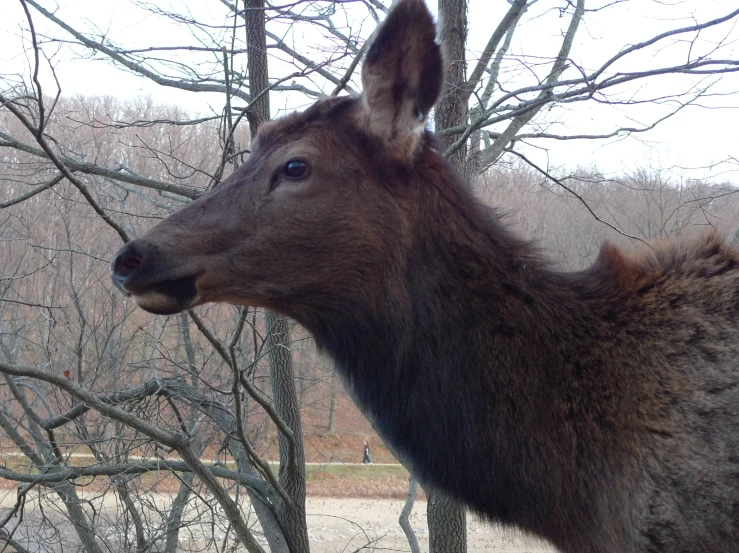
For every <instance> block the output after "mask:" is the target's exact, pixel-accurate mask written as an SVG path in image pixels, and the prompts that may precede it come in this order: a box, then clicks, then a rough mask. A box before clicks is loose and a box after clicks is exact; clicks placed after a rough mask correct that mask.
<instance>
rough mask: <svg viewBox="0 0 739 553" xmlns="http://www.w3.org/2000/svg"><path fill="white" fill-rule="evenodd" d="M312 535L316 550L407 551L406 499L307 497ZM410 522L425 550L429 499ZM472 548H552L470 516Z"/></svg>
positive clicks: (534, 551) (524, 551)
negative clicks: (402, 519) (402, 515)
mask: <svg viewBox="0 0 739 553" xmlns="http://www.w3.org/2000/svg"><path fill="white" fill-rule="evenodd" d="M306 508H307V513H308V537H309V539H310V541H311V552H312V553H339V552H351V551H356V550H358V549H360V548H363V547H364V549H362V551H373V550H377V551H380V550H382V551H409V547H408V542H407V540H406V538H405V534H403V530H402V529H401V528H400V525H399V524H398V516H399V515H400V511H401V509H402V508H403V502H402V501H392V500H386V499H381V500H380V499H378V500H372V499H326V498H315V499H309V500H308V502H307V504H306ZM410 520H411V524H412V526H413V529H414V531H415V532H416V537H417V538H418V542H419V545H420V547H421V550H422V551H428V530H427V528H426V502H424V501H416V504H415V506H414V508H413V514H412V515H411V519H410ZM467 545H468V551H469V552H470V553H482V552H486V551H493V552H501V553H502V552H506V553H513V552H515V553H554V549H552V548H550V547H549V546H547V545H546V544H544V543H542V542H540V541H538V540H536V539H533V538H528V537H524V536H522V535H521V534H520V533H517V532H514V531H512V530H508V529H502V528H500V527H497V526H492V525H490V524H487V523H483V522H480V521H479V520H477V518H476V517H474V516H473V515H468V518H467Z"/></svg>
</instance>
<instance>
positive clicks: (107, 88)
mask: <svg viewBox="0 0 739 553" xmlns="http://www.w3.org/2000/svg"><path fill="white" fill-rule="evenodd" d="M0 2H2V5H3V6H2V8H1V9H0V12H2V14H3V15H2V17H0V74H1V75H2V77H3V78H4V79H6V82H9V81H7V79H12V78H13V77H12V75H13V74H17V73H25V74H28V60H27V59H26V55H25V54H24V48H25V47H27V39H28V35H27V33H24V32H23V29H24V28H25V27H26V23H25V17H24V15H23V11H22V9H21V5H20V3H19V2H18V1H16V0H0ZM41 2H42V3H43V5H45V6H47V7H48V8H49V9H53V8H54V6H56V5H57V2H51V1H47V0H41ZM432 3H433V4H435V1H433V2H432ZM610 3H612V2H609V1H606V0H602V1H600V2H596V1H594V0H590V1H589V2H588V3H587V4H586V5H587V6H588V7H598V6H600V5H603V4H610ZM563 4H564V2H563V1H562V0H557V1H555V0H540V2H539V3H538V5H537V6H536V7H535V8H541V9H540V10H539V12H540V13H541V14H542V15H541V17H532V18H530V19H529V21H528V22H527V23H526V25H524V26H523V27H522V28H521V29H520V30H519V32H517V35H516V38H515V40H514V44H513V46H512V48H511V51H510V54H511V58H510V62H509V65H508V68H509V70H510V75H509V77H508V78H510V82H509V85H510V86H513V85H514V84H516V83H517V82H523V80H520V79H524V78H525V77H524V76H523V74H522V75H515V74H514V73H513V70H514V69H515V64H516V63H519V65H520V62H521V61H522V60H523V59H524V58H526V59H527V60H536V59H540V58H545V57H549V58H550V57H551V56H552V55H553V53H554V52H556V51H557V48H558V46H559V42H560V41H561V35H562V29H563V28H565V26H566V25H567V22H568V18H566V17H565V18H560V19H559V20H558V18H557V17H555V16H553V15H552V13H548V14H546V15H544V9H543V8H544V7H552V6H559V5H563ZM157 5H158V6H161V7H171V8H172V9H180V10H181V9H182V8H183V6H186V8H187V9H188V10H190V11H191V13H193V14H194V15H196V16H198V17H200V16H202V17H212V18H214V21H217V22H222V21H223V17H224V16H223V15H219V14H225V11H224V10H223V9H222V5H221V4H220V2H218V1H217V0H187V1H179V0H178V1H175V0H172V1H169V2H158V3H157ZM58 6H59V7H58V9H57V11H56V12H55V13H57V15H58V16H59V17H61V18H62V19H65V20H66V21H68V22H69V23H71V24H73V25H75V26H76V27H77V28H79V29H86V30H90V29H95V28H97V29H99V30H101V31H103V32H105V33H106V36H108V37H109V38H110V39H111V40H113V41H114V42H115V43H117V44H121V45H126V46H131V47H134V46H144V45H147V46H148V45H152V44H156V45H160V46H162V45H181V44H184V43H190V44H192V43H193V39H192V36H191V35H189V34H188V33H187V32H186V31H185V30H184V29H183V28H181V27H180V28H178V27H177V26H175V25H172V24H168V23H163V22H162V20H161V19H158V18H156V17H153V16H151V15H149V14H147V13H146V12H144V11H143V10H140V9H138V8H136V7H134V6H132V5H131V4H130V3H129V1H128V0H59V1H58ZM736 7H737V3H736V0H683V1H680V0H664V1H656V0H631V1H627V2H622V3H616V4H615V5H613V6H611V7H609V8H608V9H606V10H603V11H601V12H597V13H590V14H587V16H586V18H585V20H584V24H583V26H582V28H581V29H580V31H579V32H578V38H577V41H576V43H575V46H574V48H573V51H572V58H573V59H574V60H576V62H577V64H578V65H579V66H581V67H582V68H583V69H585V70H593V69H595V68H597V67H598V66H600V65H601V64H602V63H603V62H604V61H605V60H606V59H608V58H610V57H611V56H613V55H614V54H616V53H617V52H618V51H619V50H621V49H622V48H623V47H624V46H625V45H627V44H634V43H637V42H640V41H643V40H645V39H648V38H650V37H652V36H654V35H656V34H658V33H659V32H662V31H665V30H668V29H671V28H676V27H683V26H688V25H691V24H694V23H695V22H696V21H698V22H702V21H706V20H709V19H713V18H715V17H718V16H721V15H725V14H727V13H729V12H731V11H732V10H733V9H736ZM535 8H532V11H531V15H534V14H535V13H539V12H536V10H535ZM507 9H508V2H507V1H506V0H471V7H470V13H469V22H470V37H471V40H470V54H469V58H470V59H469V60H468V64H469V66H470V67H472V66H473V64H474V58H475V55H476V54H479V51H480V50H481V49H482V48H483V46H484V44H485V43H486V42H487V39H488V37H489V35H490V33H491V32H492V29H493V28H494V26H495V24H496V23H497V21H499V20H500V17H501V16H502V14H503V13H505V11H506V10H507ZM32 13H33V15H34V22H35V23H36V25H37V27H38V29H39V30H40V31H48V30H49V29H50V28H51V27H50V26H49V25H48V23H46V22H45V20H44V18H43V17H42V16H41V15H39V14H37V13H35V12H33V10H32ZM219 17H220V18H221V19H220V20H219ZM356 24H358V23H356ZM364 25H365V28H366V29H365V30H366V34H369V32H370V31H371V27H372V24H371V22H369V21H366V22H365V23H364ZM736 27H737V25H736V24H735V25H733V26H732V25H731V24H729V25H724V26H722V27H720V28H719V29H716V30H712V31H709V32H705V33H702V34H701V36H700V38H699V40H698V41H696V42H694V43H688V42H687V41H682V42H675V41H672V40H670V41H668V42H667V43H665V46H664V47H660V48H653V49H651V50H650V51H649V54H648V55H646V56H637V57H635V58H633V59H632V60H631V61H629V63H628V64H626V65H625V66H624V67H623V69H626V68H627V67H628V69H631V70H633V69H635V68H636V69H644V68H650V67H653V66H654V65H655V64H657V63H662V64H667V63H679V62H680V61H681V60H683V59H685V56H686V55H687V52H688V51H689V49H691V48H692V51H693V52H695V51H706V50H707V49H709V48H711V47H714V46H716V45H717V44H719V41H721V42H720V46H721V50H720V55H719V56H720V57H722V58H726V59H738V58H739V46H738V45H737V39H739V29H737V28H736ZM52 32H53V34H54V36H56V37H64V36H65V35H64V33H63V32H61V31H60V30H59V29H54V30H53V31H52ZM293 39H294V40H295V41H296V44H297V45H298V46H299V47H300V46H303V45H302V44H301V41H303V42H304V43H305V44H304V47H305V49H306V50H309V49H310V48H314V47H317V46H318V44H317V42H318V41H317V38H316V37H313V36H306V35H300V36H297V37H293ZM45 52H46V54H47V55H48V56H50V57H52V59H53V62H54V65H55V67H56V72H57V76H58V78H59V81H60V83H61V88H62V91H63V93H64V94H70V95H71V94H106V95H115V96H119V97H121V98H130V97H134V96H137V95H141V94H148V95H151V96H152V97H153V98H154V100H155V101H157V102H162V103H169V104H179V105H182V106H183V107H185V108H187V109H188V110H190V111H191V112H193V113H195V112H199V113H204V112H210V111H216V112H220V111H221V109H222V106H223V98H222V96H220V95H215V94H210V95H209V94H202V93H201V94H193V93H186V92H181V91H177V90H173V89H171V88H164V87H160V86H157V85H155V84H154V83H152V82H151V81H148V80H146V79H143V78H140V77H136V76H134V75H132V74H130V73H128V72H124V71H121V70H118V69H116V68H114V67H112V66H111V65H109V64H107V63H105V62H102V61H89V60H85V59H81V58H80V56H79V54H80V53H82V51H81V50H73V49H72V48H70V47H68V46H65V47H61V48H60V49H57V50H54V49H52V48H51V47H47V48H45ZM244 63H245V61H244ZM271 63H273V64H274V69H271V74H272V75H276V74H279V72H280V70H281V68H280V62H279V60H274V61H273V62H271ZM282 70H284V71H288V70H290V71H292V70H294V68H293V69H282ZM571 71H575V69H574V68H573V69H571ZM573 76H574V75H573ZM47 78H48V74H47ZM694 82H696V81H695V80H693V81H690V80H689V79H686V78H684V77H679V76H678V77H674V76H673V77H665V78H661V79H659V80H658V81H655V82H654V83H652V85H650V86H649V87H645V86H644V85H643V83H642V84H640V85H638V86H635V85H631V88H628V87H624V90H623V91H621V92H622V95H623V97H638V98H647V97H650V96H661V95H663V94H666V93H668V92H671V91H675V90H687V89H688V88H689V87H690V86H691V85H692V84H693V83H694ZM738 91H739V74H727V75H724V76H723V78H722V79H721V80H720V82H718V83H717V84H716V85H715V86H714V92H715V94H716V95H715V96H713V97H710V98H706V99H704V100H702V102H701V104H702V105H704V106H706V107H689V108H686V109H685V110H683V111H682V112H681V113H679V114H678V115H676V116H675V117H673V118H672V119H669V120H667V121H665V122H663V123H661V124H660V126H659V127H658V128H657V129H655V130H653V131H650V132H649V133H648V134H644V135H635V136H633V137H629V138H620V139H611V140H608V141H605V142H597V143H596V142H592V141H585V140H583V141H577V142H573V141H568V142H565V143H562V142H555V141H551V143H547V144H546V145H545V146H546V150H544V149H538V150H531V155H532V156H535V157H536V159H537V160H538V161H539V162H540V163H544V164H548V165H549V166H551V167H562V166H563V167H567V168H574V167H576V166H583V167H591V166H597V167H599V168H600V169H602V170H604V171H607V172H619V171H620V170H621V169H622V168H623V169H625V170H632V169H635V168H637V167H651V168H655V169H656V168H662V169H668V170H670V171H671V174H672V175H673V176H674V178H677V179H679V178H685V177H698V178H706V177H712V178H717V179H728V180H732V181H733V182H735V183H739V162H734V163H731V162H727V160H730V159H731V158H732V157H733V158H735V159H737V158H739V139H737V135H736V129H737V128H739V93H738ZM305 103H306V100H305V98H301V97H297V96H292V97H291V96H289V95H281V96H279V97H275V99H274V100H273V103H272V105H273V111H275V114H278V113H279V112H280V111H282V110H289V109H294V108H295V107H300V106H301V105H305ZM673 107H674V106H673V105H671V104H669V103H668V104H662V105H655V104H646V105H643V106H638V107H634V106H628V107H625V106H603V105H597V104H595V103H591V102H580V103H577V104H571V105H569V106H568V107H567V109H563V108H558V109H557V110H555V111H553V112H551V113H547V114H544V115H542V116H541V117H539V118H537V120H540V121H544V120H546V121H547V127H546V130H547V131H548V132H552V133H561V134H565V133H567V134H572V133H593V132H597V133H603V132H609V131H610V130H613V128H615V127H617V126H643V125H645V124H647V123H650V122H652V121H653V120H655V119H656V118H658V117H659V116H660V114H662V113H666V112H667V111H669V110H670V109H672V108H673Z"/></svg>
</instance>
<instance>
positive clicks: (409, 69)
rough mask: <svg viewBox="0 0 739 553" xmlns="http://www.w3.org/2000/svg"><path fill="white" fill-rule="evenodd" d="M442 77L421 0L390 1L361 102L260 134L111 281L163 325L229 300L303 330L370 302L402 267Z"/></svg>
mask: <svg viewBox="0 0 739 553" xmlns="http://www.w3.org/2000/svg"><path fill="white" fill-rule="evenodd" d="M441 68H442V58H441V54H440V50H439V47H438V45H437V44H436V43H435V29H434V23H433V20H432V17H431V15H430V14H429V12H428V10H427V8H426V6H425V4H424V2H423V0H402V1H401V2H399V3H397V5H396V6H395V7H394V8H393V9H392V10H391V12H390V14H389V15H388V16H387V19H386V21H385V23H384V24H383V25H382V27H381V28H380V30H379V32H378V34H377V36H376V38H375V39H374V41H373V43H372V46H371V48H370V49H369V51H368V53H367V58H366V60H365V63H364V66H363V71H362V83H363V89H364V91H363V93H362V95H361V97H359V98H349V97H343V98H332V99H328V100H324V101H319V102H318V103H316V104H315V105H313V106H312V107H310V108H309V109H308V110H306V111H305V112H303V113H294V114H292V115H289V116H287V117H284V118H282V119H278V120H276V121H272V122H269V123H266V124H264V125H263V126H262V128H261V129H260V130H259V132H258V133H257V136H256V137H255V140H254V141H253V144H252V154H251V155H250V157H249V159H248V161H247V162H246V163H245V164H244V165H242V166H241V167H240V168H239V169H238V170H237V171H236V172H235V173H234V174H233V175H232V176H231V177H230V178H228V179H227V180H226V181H224V182H223V183H221V184H220V185H219V186H217V187H216V188H215V189H213V190H212V191H210V192H208V193H206V194H204V195H203V196H202V197H201V198H199V199H198V200H196V201H194V202H192V203H191V204H189V205H188V206H186V207H185V208H183V209H181V210H180V211H178V212H176V213H174V214H173V215H171V216H170V217H168V218H167V219H165V220H164V221H163V222H161V223H160V224H158V225H157V226H155V227H154V228H152V229H151V230H150V231H148V232H147V233H145V234H144V235H143V236H141V237H140V238H138V239H136V240H133V241H131V242H129V243H128V244H127V245H126V246H124V247H123V248H122V249H121V250H120V251H119V252H118V254H117V255H116V257H115V260H114V261H113V263H112V266H111V275H112V278H113V282H114V283H115V285H116V286H117V287H118V288H119V289H120V290H121V291H123V292H124V293H126V294H129V295H130V296H132V297H133V299H134V300H135V301H136V303H137V304H138V305H139V306H141V307H142V308H143V309H145V310H147V311H150V312H152V313H159V314H169V313H175V312H178V311H181V310H184V309H188V308H191V307H194V306H196V305H199V304H203V303H205V302H228V303H231V304H237V305H240V304H248V305H253V306H263V307H267V308H270V309H273V310H276V311H279V312H282V313H285V314H288V315H291V316H293V317H295V318H297V319H298V320H301V314H302V313H303V312H306V311H309V310H311V309H313V308H316V307H319V308H327V309H332V308H333V309H337V310H338V309H343V308H346V307H347V305H348V304H354V303H356V302H358V301H364V302H374V301H377V296H378V295H379V294H385V293H387V292H388V290H387V289H388V287H392V286H391V285H389V284H387V280H388V276H389V274H390V273H392V272H393V271H398V270H403V265H404V259H403V253H402V247H400V246H402V244H403V243H405V242H407V241H408V240H411V239H412V238H411V234H412V233H411V226H412V221H413V218H414V212H415V210H416V209H417V201H416V198H415V196H416V194H417V193H418V192H419V187H418V186H416V185H417V184H418V182H417V181H418V178H417V172H418V166H419V165H420V164H423V163H426V162H427V161H428V160H427V159H426V158H428V156H429V155H432V156H435V158H438V156H437V155H436V154H435V153H432V145H431V140H432V139H431V137H430V135H429V134H428V133H427V132H426V131H425V128H424V126H425V121H426V117H427V116H428V113H429V111H430V110H431V108H432V107H433V105H434V103H435V102H436V100H437V98H438V96H439V93H440V90H441V82H442V70H441ZM424 160H426V161H424ZM437 162H438V160H437Z"/></svg>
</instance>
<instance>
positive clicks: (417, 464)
mask: <svg viewBox="0 0 739 553" xmlns="http://www.w3.org/2000/svg"><path fill="white" fill-rule="evenodd" d="M427 195H428V194H427ZM450 196H451V197H450ZM460 213H463V214H464V215H460ZM440 222H444V224H440ZM416 229H417V231H416V233H415V236H414V238H413V241H412V242H413V244H412V246H411V247H410V248H409V251H408V257H407V259H406V260H405V263H401V264H396V269H395V273H394V274H389V275H386V278H385V282H386V286H385V288H384V290H383V291H382V293H381V298H380V300H379V301H377V302H376V304H375V305H373V306H369V305H357V306H353V307H352V310H351V312H340V310H336V311H333V312H329V311H327V312H326V313H325V315H326V317H324V318H323V320H322V321H321V322H320V323H319V324H318V325H315V326H313V328H310V327H309V328H310V330H312V332H313V334H314V335H315V336H316V338H317V342H318V343H319V346H321V347H322V348H323V349H325V350H326V351H327V352H328V353H329V355H330V356H331V357H333V359H334V360H335V362H336V365H337V368H338V371H339V372H340V373H341V374H342V375H343V377H344V379H345V381H346V382H347V384H348V388H349V390H350V392H351V393H352V394H353V396H354V398H355V400H356V401H357V403H358V404H359V405H360V407H361V408H362V409H363V411H364V412H365V413H366V414H368V416H369V417H370V418H371V419H373V424H374V426H375V427H376V428H377V429H378V431H379V432H380V433H381V434H382V435H383V437H384V439H385V440H386V441H388V442H389V443H390V444H391V445H392V446H393V447H394V449H395V450H397V451H398V452H399V453H400V455H401V456H402V457H407V459H406V460H407V461H408V462H409V463H410V464H411V465H412V466H413V468H414V470H415V471H416V473H417V475H419V476H420V477H421V478H422V479H423V478H427V479H428V480H429V481H430V482H432V483H436V484H442V485H443V484H447V482H444V481H443V479H445V478H446V479H449V480H450V482H449V483H448V484H450V485H451V487H452V488H457V489H460V490H461V489H463V488H464V487H465V486H466V485H467V484H466V483H465V482H463V481H462V480H463V479H464V478H465V476H464V474H462V472H463V471H461V472H460V473H459V474H457V475H446V476H440V474H442V472H443V468H442V464H443V461H442V460H441V459H442V458H441V457H439V456H438V455H437V454H438V452H439V451H440V449H439V448H444V450H450V451H454V452H455V453H454V454H455V455H458V456H459V459H460V460H461V461H463V462H468V463H470V464H472V465H474V464H475V463H489V462H490V461H491V459H492V458H494V457H495V455H496V452H495V451H492V450H491V451H487V452H486V451H483V450H481V449H480V447H479V446H478V445H473V444H471V443H470V442H471V440H469V437H470V436H471V435H473V434H474V433H475V432H479V431H480V429H481V428H488V429H489V431H490V432H494V433H498V434H499V435H500V437H501V440H505V439H507V438H506V436H508V435H510V434H511V432H509V431H508V430H506V427H508V426H510V425H516V424H518V423H520V422H521V421H516V420H514V418H515V417H516V414H515V413H516V407H515V406H516V404H517V403H518V402H520V404H521V405H523V404H526V403H528V402H529V401H530V398H532V397H537V396H538V395H540V394H539V391H538V390H540V389H542V388H545V387H548V386H551V385H552V382H553V381H555V380H556V379H557V378H559V376H558V367H556V366H554V365H553V360H556V359H563V358H565V359H566V358H568V356H569V357H571V356H572V355H575V354H574V353H572V355H570V354H568V353H564V354H563V353H562V350H563V348H564V349H566V348H568V347H569V346H568V344H572V343H573V341H574V340H575V338H573V337H574V336H578V337H580V338H582V337H583V336H585V335H586V334H587V332H584V331H583V330H582V329H583V328H585V327H587V325H588V324H589V323H588V321H589V320H590V319H591V315H590V314H589V311H588V308H587V306H586V305H585V304H584V303H582V302H580V301H579V300H578V298H577V291H576V289H575V287H574V286H573V285H571V284H570V280H568V277H567V275H559V274H557V273H555V272H553V271H550V270H549V269H548V268H547V267H546V264H545V263H544V262H542V261H541V260H540V259H539V258H538V257H537V255H536V254H535V253H534V251H533V249H532V248H531V247H530V246H529V245H527V244H526V243H524V242H522V241H521V240H518V239H517V238H515V237H514V236H513V235H512V234H511V233H510V232H508V231H507V230H506V229H504V228H503V226H502V225H501V223H500V222H499V220H498V217H497V216H496V215H495V214H494V212H492V211H490V210H489V209H488V208H485V207H484V206H481V205H480V204H479V203H478V202H477V201H476V200H474V198H472V196H471V194H470V193H468V192H467V189H466V188H465V189H461V188H460V189H459V190H458V191H457V196H454V195H453V194H450V193H449V192H448V191H445V192H443V193H442V192H440V193H438V195H437V196H436V197H432V198H429V200H428V202H427V204H426V205H425V206H423V208H422V209H420V210H419V215H418V221H417V224H416ZM378 306H379V307H378ZM314 323H315V321H314ZM580 338H577V339H578V340H579V339H580ZM583 340H584V339H583ZM577 347H579V348H587V347H588V346H587V344H586V343H585V341H580V342H578V346H577ZM544 410H546V408H545V407H544ZM550 415H551V416H554V415H552V414H547V413H546V412H541V413H538V414H536V415H532V416H541V417H547V416H550ZM529 422H531V423H532V424H534V423H535V422H532V421H529ZM501 445H503V444H501ZM434 452H436V454H435V453H434ZM504 473H505V471H503V470H501V471H500V475H502V474H504ZM467 474H468V475H469V473H467ZM500 475H499V476H500ZM440 479H441V481H440ZM460 479H461V480H460Z"/></svg>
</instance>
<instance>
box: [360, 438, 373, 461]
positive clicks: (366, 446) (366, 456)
mask: <svg viewBox="0 0 739 553" xmlns="http://www.w3.org/2000/svg"><path fill="white" fill-rule="evenodd" d="M365 463H369V464H370V465H371V464H372V459H370V450H369V442H368V441H367V440H364V457H362V464H363V465H364V464H365Z"/></svg>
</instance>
